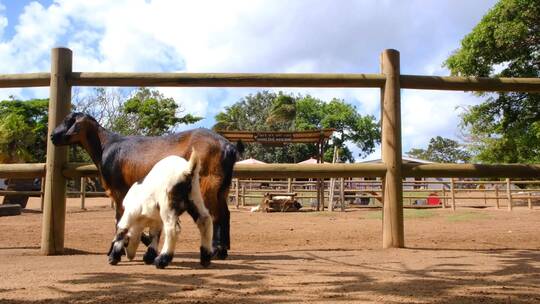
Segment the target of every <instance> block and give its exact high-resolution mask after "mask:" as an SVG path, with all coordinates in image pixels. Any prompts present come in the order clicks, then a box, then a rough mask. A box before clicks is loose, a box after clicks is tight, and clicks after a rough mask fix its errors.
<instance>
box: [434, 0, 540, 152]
mask: <svg viewBox="0 0 540 304" xmlns="http://www.w3.org/2000/svg"><path fill="white" fill-rule="evenodd" d="M444 64H445V66H447V67H448V68H449V69H450V71H451V72H452V74H453V75H474V76H496V77H497V76H499V77H539V76H540V2H539V1H538V0H501V1H499V2H498V3H497V4H496V5H495V6H494V7H493V8H492V9H491V10H490V11H489V12H488V13H487V14H486V15H485V16H484V17H483V18H482V20H481V21H480V23H479V24H478V25H477V26H476V27H475V28H474V29H473V30H472V32H471V33H470V34H468V35H467V36H466V37H465V38H464V39H463V40H462V41H461V48H460V49H458V50H457V51H455V52H454V54H452V55H451V56H450V57H449V58H448V59H447V60H446V62H445V63H444ZM483 96H485V97H486V98H487V99H486V100H485V101H484V102H482V103H481V104H479V105H476V106H471V107H469V108H468V109H467V111H466V112H465V113H464V114H463V115H462V123H461V125H462V129H463V130H464V133H465V134H466V136H467V137H468V140H469V141H470V142H471V148H472V151H473V152H474V153H475V154H476V155H477V156H476V157H477V159H478V160H480V161H483V162H488V163H494V162H506V163H516V162H519V163H538V162H540V106H539V104H540V95H539V94H530V93H497V94H483Z"/></svg>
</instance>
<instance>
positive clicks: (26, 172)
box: [0, 163, 45, 178]
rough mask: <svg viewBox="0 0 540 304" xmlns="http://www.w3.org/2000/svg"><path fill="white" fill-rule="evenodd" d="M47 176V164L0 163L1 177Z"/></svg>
mask: <svg viewBox="0 0 540 304" xmlns="http://www.w3.org/2000/svg"><path fill="white" fill-rule="evenodd" d="M43 176H45V164H44V163H36V164H0V178H37V177H43Z"/></svg>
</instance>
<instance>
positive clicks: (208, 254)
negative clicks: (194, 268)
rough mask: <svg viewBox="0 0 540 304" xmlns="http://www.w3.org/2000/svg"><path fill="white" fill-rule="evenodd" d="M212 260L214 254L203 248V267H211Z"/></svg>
mask: <svg viewBox="0 0 540 304" xmlns="http://www.w3.org/2000/svg"><path fill="white" fill-rule="evenodd" d="M211 260H212V252H211V251H208V249H206V248H204V247H202V246H201V265H202V266H203V267H205V268H206V267H208V266H210V262H211Z"/></svg>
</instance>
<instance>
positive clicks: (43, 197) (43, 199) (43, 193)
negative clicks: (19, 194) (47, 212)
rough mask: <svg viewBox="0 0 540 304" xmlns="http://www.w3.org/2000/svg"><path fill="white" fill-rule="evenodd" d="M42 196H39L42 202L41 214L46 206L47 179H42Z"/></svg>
mask: <svg viewBox="0 0 540 304" xmlns="http://www.w3.org/2000/svg"><path fill="white" fill-rule="evenodd" d="M40 191H41V194H40V195H39V198H40V200H41V204H40V209H39V210H41V212H43V205H44V204H45V177H42V178H41V189H40Z"/></svg>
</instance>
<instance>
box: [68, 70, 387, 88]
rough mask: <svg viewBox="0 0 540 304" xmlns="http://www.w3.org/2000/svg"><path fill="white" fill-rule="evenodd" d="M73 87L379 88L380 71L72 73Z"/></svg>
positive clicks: (380, 85) (381, 79)
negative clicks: (314, 72) (348, 72)
mask: <svg viewBox="0 0 540 304" xmlns="http://www.w3.org/2000/svg"><path fill="white" fill-rule="evenodd" d="M70 81H71V84H72V85H75V86H128V87H138V86H162V87H306V88H307V87H320V88H363V87H368V88H378V87H382V86H383V85H384V81H385V80H384V76H383V75H380V74H254V73H238V74H232V73H86V72H84V73H73V74H72V75H71V79H70Z"/></svg>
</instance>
